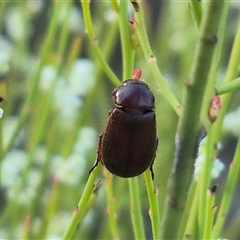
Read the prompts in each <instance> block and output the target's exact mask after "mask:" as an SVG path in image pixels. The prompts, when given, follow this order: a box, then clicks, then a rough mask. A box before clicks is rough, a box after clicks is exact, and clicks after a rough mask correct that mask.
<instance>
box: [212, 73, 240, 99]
mask: <svg viewBox="0 0 240 240" xmlns="http://www.w3.org/2000/svg"><path fill="white" fill-rule="evenodd" d="M238 89H240V77H238V78H236V79H234V80H233V81H231V82H228V83H225V84H222V85H220V86H219V87H217V88H216V95H222V94H225V93H229V92H233V91H236V90H238Z"/></svg>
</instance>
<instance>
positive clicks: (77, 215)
mask: <svg viewBox="0 0 240 240" xmlns="http://www.w3.org/2000/svg"><path fill="white" fill-rule="evenodd" d="M101 167H102V166H101V164H98V166H97V167H96V168H94V170H93V171H92V172H91V174H90V177H89V178H88V181H87V183H86V186H85V189H84V191H83V194H82V197H81V198H80V200H79V203H78V205H77V207H76V209H75V211H74V213H73V216H72V219H71V221H70V224H69V226H68V228H67V230H66V233H65V235H64V237H63V239H65V240H69V239H72V237H73V234H74V232H75V230H76V227H77V225H78V224H79V222H80V221H81V219H82V217H83V216H84V213H85V209H86V207H87V206H88V201H89V199H90V197H91V195H92V193H93V191H94V190H95V186H96V185H95V183H94V182H95V180H96V178H97V175H98V174H99V171H100V168H101Z"/></svg>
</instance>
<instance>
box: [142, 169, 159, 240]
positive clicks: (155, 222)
mask: <svg viewBox="0 0 240 240" xmlns="http://www.w3.org/2000/svg"><path fill="white" fill-rule="evenodd" d="M144 177H145V182H146V186H147V192H148V199H149V203H150V210H149V215H150V218H151V223H152V233H153V239H154V240H155V239H159V223H160V216H159V207H158V198H157V195H158V194H157V192H158V191H156V189H154V186H153V180H152V176H151V171H150V170H147V171H146V172H145V173H144Z"/></svg>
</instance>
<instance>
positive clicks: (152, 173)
mask: <svg viewBox="0 0 240 240" xmlns="http://www.w3.org/2000/svg"><path fill="white" fill-rule="evenodd" d="M157 147H158V138H157V141H156V152H157ZM156 152H155V156H154V158H153V162H152V164H151V166H150V168H149V170H150V171H151V175H152V180H154V172H153V163H154V160H155V157H156Z"/></svg>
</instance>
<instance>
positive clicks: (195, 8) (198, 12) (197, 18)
mask: <svg viewBox="0 0 240 240" xmlns="http://www.w3.org/2000/svg"><path fill="white" fill-rule="evenodd" d="M190 2H191V3H190V4H191V5H190V6H191V8H190V9H191V11H192V15H193V19H194V22H195V24H196V26H197V28H199V27H200V23H201V19H202V2H201V1H197V0H191V1H190Z"/></svg>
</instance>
